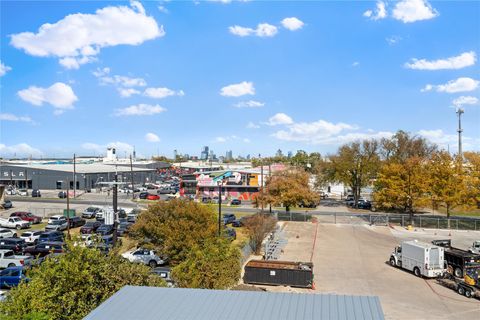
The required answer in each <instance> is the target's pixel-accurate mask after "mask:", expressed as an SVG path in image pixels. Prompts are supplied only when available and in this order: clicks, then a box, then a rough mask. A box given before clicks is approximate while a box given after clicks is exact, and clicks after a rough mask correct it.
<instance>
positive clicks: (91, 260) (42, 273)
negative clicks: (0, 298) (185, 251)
mask: <svg viewBox="0 0 480 320" xmlns="http://www.w3.org/2000/svg"><path fill="white" fill-rule="evenodd" d="M28 276H29V277H30V279H31V280H30V282H28V283H22V284H20V286H18V288H16V289H12V290H11V291H10V294H9V295H8V296H7V300H6V301H5V302H3V303H0V314H4V315H5V316H6V317H7V319H8V318H11V319H25V320H26V319H56V320H57V319H59V320H62V319H82V318H83V317H85V316H86V315H87V314H88V313H90V311H92V310H93V309H95V308H96V307H97V306H98V305H99V304H100V303H102V302H103V301H104V300H105V299H107V298H109V297H110V296H111V295H112V294H114V293H115V292H116V291H118V290H119V289H120V288H122V287H123V286H125V285H140V286H163V285H164V284H165V283H164V282H163V280H161V279H160V278H159V277H157V276H155V275H152V274H151V273H150V269H149V268H148V267H146V266H144V265H140V264H132V263H130V262H128V261H126V260H125V259H123V258H121V257H120V256H118V254H115V253H111V254H109V255H107V256H105V255H104V254H102V253H101V252H100V251H98V250H94V249H88V248H83V247H80V246H72V245H70V244H69V245H68V248H67V253H65V254H62V255H59V256H56V257H53V258H48V259H46V260H45V261H44V262H43V263H42V264H41V265H40V266H39V267H36V268H33V269H32V270H31V271H30V272H29V273H28Z"/></svg>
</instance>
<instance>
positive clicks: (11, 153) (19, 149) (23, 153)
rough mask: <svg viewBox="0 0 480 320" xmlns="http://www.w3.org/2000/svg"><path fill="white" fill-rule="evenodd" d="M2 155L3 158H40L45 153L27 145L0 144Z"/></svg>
mask: <svg viewBox="0 0 480 320" xmlns="http://www.w3.org/2000/svg"><path fill="white" fill-rule="evenodd" d="M0 155H1V156H2V157H30V156H32V157H40V156H42V155H43V152H42V151H40V150H39V149H36V148H33V147H31V146H29V145H28V144H26V143H19V144H16V145H13V146H7V145H4V144H1V143H0Z"/></svg>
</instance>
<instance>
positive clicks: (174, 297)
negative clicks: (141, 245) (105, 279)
mask: <svg viewBox="0 0 480 320" xmlns="http://www.w3.org/2000/svg"><path fill="white" fill-rule="evenodd" d="M84 319H85V320H110V319H115V320H140V319H145V320H220V319H228V320H383V319H384V315H383V311H382V307H381V305H380V300H379V298H378V297H370V296H340V295H331V294H307V293H273V292H251V291H250V292H249V291H227V290H205V289H180V288H156V287H133V286H125V287H123V288H122V289H120V290H119V291H118V292H117V293H115V294H114V295H113V296H112V297H110V298H109V299H108V300H106V301H105V302H104V303H102V304H101V305H100V306H99V307H97V308H96V309H95V310H93V311H92V312H91V313H90V314H89V315H87V316H86V317H85V318H84Z"/></svg>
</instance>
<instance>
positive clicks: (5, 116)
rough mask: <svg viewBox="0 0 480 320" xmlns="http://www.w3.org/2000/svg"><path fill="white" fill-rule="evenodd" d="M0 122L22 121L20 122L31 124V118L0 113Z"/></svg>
mask: <svg viewBox="0 0 480 320" xmlns="http://www.w3.org/2000/svg"><path fill="white" fill-rule="evenodd" d="M0 120H2V121H22V122H33V121H32V118H30V117H28V116H17V115H14V114H11V113H0Z"/></svg>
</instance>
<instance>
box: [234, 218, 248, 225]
mask: <svg viewBox="0 0 480 320" xmlns="http://www.w3.org/2000/svg"><path fill="white" fill-rule="evenodd" d="M247 218H248V217H241V218H240V219H236V220H233V221H232V227H235V228H239V227H243V225H244V224H245V220H246V219H247Z"/></svg>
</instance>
